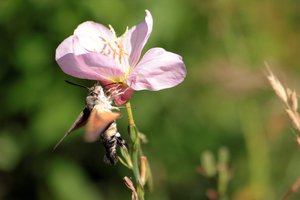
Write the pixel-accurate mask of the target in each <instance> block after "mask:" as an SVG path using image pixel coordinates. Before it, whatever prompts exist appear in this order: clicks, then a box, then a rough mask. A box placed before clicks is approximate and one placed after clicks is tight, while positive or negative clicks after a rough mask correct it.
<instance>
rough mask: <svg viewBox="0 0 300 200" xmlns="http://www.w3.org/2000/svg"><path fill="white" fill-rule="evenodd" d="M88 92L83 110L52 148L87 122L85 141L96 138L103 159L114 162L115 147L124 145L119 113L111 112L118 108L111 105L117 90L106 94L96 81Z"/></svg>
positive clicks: (115, 161)
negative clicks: (118, 126)
mask: <svg viewBox="0 0 300 200" xmlns="http://www.w3.org/2000/svg"><path fill="white" fill-rule="evenodd" d="M88 90H89V93H88V96H87V97H86V105H85V108H84V109H83V111H82V112H81V113H80V114H79V116H78V117H77V119H76V120H75V122H74V123H73V124H72V126H71V127H70V128H69V130H68V131H67V132H66V133H65V135H64V136H63V137H62V138H61V140H60V141H59V142H58V143H57V144H56V145H55V147H54V149H55V148H56V147H57V146H58V145H59V144H60V143H61V142H62V141H63V139H64V138H65V137H66V136H68V135H69V134H70V133H71V132H72V131H74V130H76V129H78V128H80V127H81V126H83V125H85V124H87V128H86V133H85V136H84V139H85V141H87V142H94V141H96V140H97V139H98V138H100V140H101V141H102V143H103V146H104V148H105V155H104V161H105V162H106V163H108V164H113V165H114V164H116V163H117V161H118V156H117V149H118V147H122V146H124V145H126V143H125V141H124V140H123V139H122V137H121V134H120V133H119V132H118V129H117V123H116V119H118V118H119V117H120V116H121V114H120V113H118V112H113V111H112V110H118V108H117V107H114V106H112V101H113V99H114V97H115V96H116V95H118V92H112V93H111V94H109V95H106V94H105V92H104V90H103V88H102V87H101V85H99V84H98V83H96V84H95V85H94V86H93V87H91V88H88Z"/></svg>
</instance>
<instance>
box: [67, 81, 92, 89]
mask: <svg viewBox="0 0 300 200" xmlns="http://www.w3.org/2000/svg"><path fill="white" fill-rule="evenodd" d="M65 82H66V83H69V84H70V85H75V86H78V87H82V88H85V89H88V90H89V88H88V87H86V86H84V85H80V84H77V83H73V82H71V81H68V80H65Z"/></svg>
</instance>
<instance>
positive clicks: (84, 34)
mask: <svg viewBox="0 0 300 200" xmlns="http://www.w3.org/2000/svg"><path fill="white" fill-rule="evenodd" d="M74 35H75V36H77V38H79V43H80V44H81V45H82V46H83V47H84V48H85V49H87V50H89V51H96V52H100V51H101V50H102V49H103V46H104V45H106V43H105V40H112V39H113V38H114V37H115V36H114V35H113V33H112V32H111V31H110V29H108V28H106V27H105V26H103V25H102V24H98V23H96V22H92V21H87V22H83V23H82V24H80V25H79V26H78V27H77V28H76V29H75V31H74Z"/></svg>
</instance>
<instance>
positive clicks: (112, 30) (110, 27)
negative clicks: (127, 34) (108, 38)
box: [108, 24, 117, 38]
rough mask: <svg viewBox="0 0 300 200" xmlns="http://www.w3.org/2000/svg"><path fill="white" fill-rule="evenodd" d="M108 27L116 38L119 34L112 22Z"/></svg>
mask: <svg viewBox="0 0 300 200" xmlns="http://www.w3.org/2000/svg"><path fill="white" fill-rule="evenodd" d="M108 27H109V29H110V31H111V32H112V34H113V35H114V38H116V37H117V35H116V32H115V29H114V28H113V27H112V26H111V25H110V24H109V25H108Z"/></svg>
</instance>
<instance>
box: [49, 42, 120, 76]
mask: <svg viewBox="0 0 300 200" xmlns="http://www.w3.org/2000/svg"><path fill="white" fill-rule="evenodd" d="M55 59H56V62H57V63H58V65H59V66H60V68H61V69H62V70H63V71H64V72H65V73H66V74H69V75H71V76H74V77H77V78H82V79H90V80H110V79H111V78H113V77H120V76H123V74H124V73H123V72H122V71H121V69H120V68H119V67H118V66H117V65H116V63H115V61H114V60H112V59H110V58H108V57H106V56H104V55H102V54H99V53H94V52H88V51H85V50H84V49H83V47H82V46H81V45H80V44H79V41H78V39H77V37H75V36H70V37H68V38H67V39H65V40H64V41H63V42H62V43H61V44H60V45H59V46H58V47H57V49H56V55H55Z"/></svg>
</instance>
